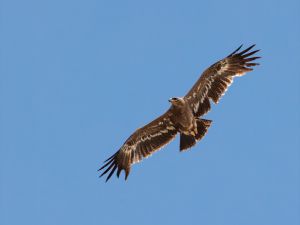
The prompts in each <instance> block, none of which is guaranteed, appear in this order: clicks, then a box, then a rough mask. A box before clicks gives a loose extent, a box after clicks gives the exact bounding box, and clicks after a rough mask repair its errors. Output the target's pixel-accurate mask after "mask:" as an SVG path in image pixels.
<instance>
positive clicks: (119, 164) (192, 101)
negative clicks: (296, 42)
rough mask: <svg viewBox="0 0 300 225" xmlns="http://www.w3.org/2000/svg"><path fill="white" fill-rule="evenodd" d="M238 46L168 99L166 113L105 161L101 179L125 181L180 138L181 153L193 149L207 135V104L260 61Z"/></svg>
mask: <svg viewBox="0 0 300 225" xmlns="http://www.w3.org/2000/svg"><path fill="white" fill-rule="evenodd" d="M241 47H242V46H240V47H239V48H238V49H237V50H235V51H234V52H233V53H231V54H230V55H228V56H227V57H226V58H224V59H222V60H220V61H218V62H217V63H215V64H213V65H212V66H210V67H209V68H208V69H206V70H205V71H204V72H203V74H202V75H201V77H200V78H199V80H198V81H197V82H196V83H195V85H194V86H193V87H192V89H191V90H190V91H189V92H188V93H187V95H185V96H184V97H181V98H171V99H169V101H170V102H171V104H172V105H171V107H170V108H169V109H168V110H167V112H166V113H164V114H163V115H161V116H160V117H158V118H157V119H155V120H154V121H152V122H151V123H149V124H147V125H146V126H144V127H142V128H139V129H137V130H136V131H135V132H134V133H133V134H132V135H131V136H130V137H129V138H128V139H127V140H126V141H125V143H124V144H123V146H122V147H121V148H120V150H119V151H117V152H116V153H115V154H114V155H112V156H111V157H110V158H108V159H107V160H106V161H105V164H104V166H102V167H101V168H100V169H99V170H102V169H104V168H106V167H107V168H106V170H105V171H104V172H103V173H102V174H101V176H103V175H104V174H106V173H107V172H108V171H110V173H109V175H108V177H107V179H106V181H107V180H108V179H109V178H110V177H111V176H112V174H113V173H114V172H115V170H116V169H118V170H117V176H118V177H119V175H120V173H121V171H122V170H124V171H125V179H127V177H128V175H129V172H130V168H131V165H132V164H134V163H137V162H139V161H140V160H142V159H143V158H145V157H148V156H149V155H151V154H152V153H154V152H155V151H157V150H159V149H160V148H162V147H163V146H164V145H166V144H167V143H169V142H170V141H171V140H173V139H174V138H175V136H176V134H177V133H179V134H180V151H183V150H187V149H189V148H191V147H192V146H194V145H195V144H196V142H197V141H199V140H201V138H203V137H204V135H205V134H206V132H207V130H208V128H209V127H210V125H211V123H212V121H211V120H206V119H202V118H200V117H201V116H203V115H204V114H205V113H207V112H208V111H209V110H210V101H212V102H214V103H215V104H216V103H218V101H219V99H220V98H221V96H222V95H223V94H224V93H225V91H226V90H227V88H228V87H229V86H230V84H231V83H232V82H233V78H234V77H236V76H242V75H244V74H245V73H246V72H248V71H251V70H252V68H250V67H252V66H256V65H258V63H253V62H251V61H253V60H255V59H258V58H260V57H252V58H249V56H251V55H253V54H255V53H256V52H258V51H259V50H256V51H252V52H249V50H250V49H252V48H253V47H254V45H252V46H250V47H249V48H247V49H245V50H243V51H241V52H239V53H238V51H239V50H240V48H241Z"/></svg>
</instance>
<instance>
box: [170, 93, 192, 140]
mask: <svg viewBox="0 0 300 225" xmlns="http://www.w3.org/2000/svg"><path fill="white" fill-rule="evenodd" d="M169 101H170V102H171V103H172V106H171V108H170V111H171V113H172V114H171V121H172V122H173V123H174V124H175V126H176V127H177V128H178V130H179V132H180V133H184V134H187V135H188V134H192V133H196V131H197V123H196V118H195V116H194V114H193V111H192V108H191V107H190V105H189V104H188V102H187V101H185V100H184V98H172V99H170V100H169Z"/></svg>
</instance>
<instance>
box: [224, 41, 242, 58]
mask: <svg viewBox="0 0 300 225" xmlns="http://www.w3.org/2000/svg"><path fill="white" fill-rule="evenodd" d="M242 47H243V44H241V45H240V46H239V47H238V48H237V49H236V50H234V51H233V52H232V53H230V54H229V55H228V56H227V57H230V56H232V55H234V54H235V53H237V52H238V51H239V50H240V49H241V48H242Z"/></svg>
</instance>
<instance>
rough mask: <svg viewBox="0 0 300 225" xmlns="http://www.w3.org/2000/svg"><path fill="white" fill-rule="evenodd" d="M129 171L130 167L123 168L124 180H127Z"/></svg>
mask: <svg viewBox="0 0 300 225" xmlns="http://www.w3.org/2000/svg"><path fill="white" fill-rule="evenodd" d="M129 172H130V168H127V169H125V180H127V178H128V175H129Z"/></svg>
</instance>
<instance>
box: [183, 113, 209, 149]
mask: <svg viewBox="0 0 300 225" xmlns="http://www.w3.org/2000/svg"><path fill="white" fill-rule="evenodd" d="M211 123H212V120H205V119H197V133H196V135H195V136H193V135H186V134H183V133H181V134H180V151H184V150H187V149H189V148H191V147H193V146H194V145H195V144H196V142H197V141H200V140H201V139H202V138H203V137H204V135H205V134H206V132H207V130H208V128H209V127H210V125H211Z"/></svg>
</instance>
